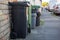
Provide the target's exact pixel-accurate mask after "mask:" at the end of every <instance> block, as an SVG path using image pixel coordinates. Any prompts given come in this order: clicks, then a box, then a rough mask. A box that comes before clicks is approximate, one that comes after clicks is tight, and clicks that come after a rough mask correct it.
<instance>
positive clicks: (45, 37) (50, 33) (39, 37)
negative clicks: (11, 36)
mask: <svg viewBox="0 0 60 40" xmlns="http://www.w3.org/2000/svg"><path fill="white" fill-rule="evenodd" d="M41 14H42V15H41V20H44V24H43V25H41V26H39V27H37V28H35V29H33V30H32V33H31V34H29V35H28V36H27V38H26V39H25V40H60V17H58V16H54V15H53V14H51V12H48V11H46V10H43V11H42V13H41Z"/></svg>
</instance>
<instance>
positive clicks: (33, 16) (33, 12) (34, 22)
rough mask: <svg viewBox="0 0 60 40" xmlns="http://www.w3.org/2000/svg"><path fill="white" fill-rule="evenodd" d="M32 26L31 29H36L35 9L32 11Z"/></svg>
mask: <svg viewBox="0 0 60 40" xmlns="http://www.w3.org/2000/svg"><path fill="white" fill-rule="evenodd" d="M31 15H32V24H31V25H32V26H31V28H32V29H34V28H35V27H36V16H37V15H36V9H32V14H31Z"/></svg>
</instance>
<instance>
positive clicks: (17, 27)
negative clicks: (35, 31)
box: [9, 2, 30, 39]
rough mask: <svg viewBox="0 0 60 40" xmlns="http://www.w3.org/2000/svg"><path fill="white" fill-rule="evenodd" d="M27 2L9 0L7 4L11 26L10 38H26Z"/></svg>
mask: <svg viewBox="0 0 60 40" xmlns="http://www.w3.org/2000/svg"><path fill="white" fill-rule="evenodd" d="M28 4H30V3H29V2H10V3H9V6H11V12H10V13H11V18H12V19H11V20H12V23H11V24H12V27H11V33H10V38H11V39H19V38H26V36H27V33H28V29H27V26H28V25H27V24H28V21H27V13H28V11H26V10H27V7H29V5H28Z"/></svg>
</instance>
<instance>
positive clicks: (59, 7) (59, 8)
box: [54, 4, 60, 15]
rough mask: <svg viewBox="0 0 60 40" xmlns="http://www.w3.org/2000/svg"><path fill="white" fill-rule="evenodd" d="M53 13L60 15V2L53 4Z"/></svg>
mask: <svg viewBox="0 0 60 40" xmlns="http://www.w3.org/2000/svg"><path fill="white" fill-rule="evenodd" d="M54 14H57V15H60V4H56V5H55V6H54Z"/></svg>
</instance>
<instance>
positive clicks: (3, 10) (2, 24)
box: [0, 0, 10, 40]
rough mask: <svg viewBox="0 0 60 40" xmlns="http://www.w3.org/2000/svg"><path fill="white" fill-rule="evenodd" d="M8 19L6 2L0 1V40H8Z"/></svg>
mask: <svg viewBox="0 0 60 40" xmlns="http://www.w3.org/2000/svg"><path fill="white" fill-rule="evenodd" d="M9 35H10V18H9V10H8V0H0V40H9Z"/></svg>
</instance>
